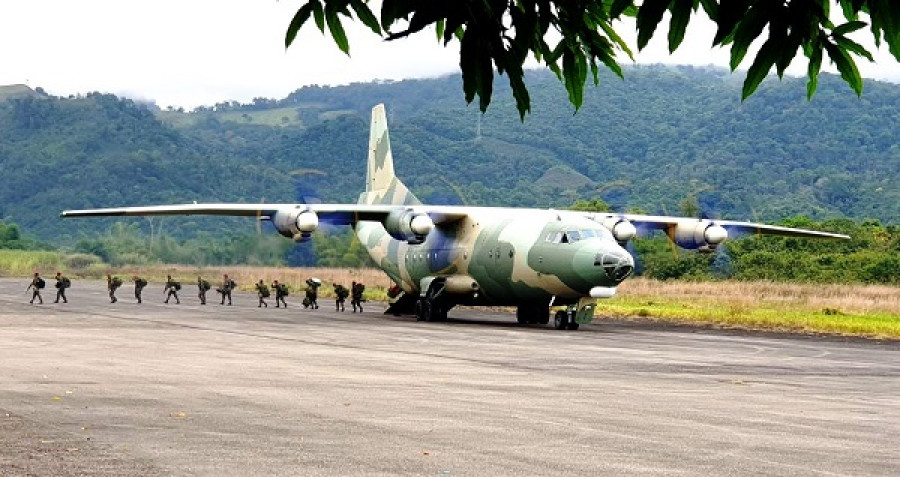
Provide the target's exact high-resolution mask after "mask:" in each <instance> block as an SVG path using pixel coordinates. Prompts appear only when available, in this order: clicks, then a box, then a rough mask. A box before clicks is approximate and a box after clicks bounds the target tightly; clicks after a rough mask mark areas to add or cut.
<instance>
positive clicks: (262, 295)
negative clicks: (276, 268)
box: [256, 280, 269, 308]
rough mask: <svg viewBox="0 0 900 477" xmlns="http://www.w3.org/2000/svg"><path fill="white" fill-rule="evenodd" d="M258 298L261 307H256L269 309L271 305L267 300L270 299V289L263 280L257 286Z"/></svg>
mask: <svg viewBox="0 0 900 477" xmlns="http://www.w3.org/2000/svg"><path fill="white" fill-rule="evenodd" d="M256 296H257V297H258V298H259V305H257V306H256V307H257V308H262V307H266V308H268V307H269V304H268V303H266V298H268V297H269V287H267V286H266V284H265V283H263V281H262V280H260V281H259V283H257V284H256Z"/></svg>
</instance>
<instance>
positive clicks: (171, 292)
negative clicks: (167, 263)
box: [163, 275, 181, 305]
mask: <svg viewBox="0 0 900 477" xmlns="http://www.w3.org/2000/svg"><path fill="white" fill-rule="evenodd" d="M178 290H181V283H179V282H176V281H175V280H174V279H173V278H172V275H166V287H165V288H163V293H164V294H165V295H166V303H169V298H173V297H174V298H175V303H176V304H179V305H180V304H181V300H179V299H178Z"/></svg>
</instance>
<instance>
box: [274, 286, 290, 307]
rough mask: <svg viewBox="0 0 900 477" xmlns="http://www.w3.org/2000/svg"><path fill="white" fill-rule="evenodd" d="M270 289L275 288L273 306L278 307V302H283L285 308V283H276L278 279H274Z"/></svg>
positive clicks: (286, 294)
mask: <svg viewBox="0 0 900 477" xmlns="http://www.w3.org/2000/svg"><path fill="white" fill-rule="evenodd" d="M272 289H273V290H275V308H280V307H281V304H280V303H284V307H285V308H287V302H286V301H284V297H286V296H288V289H287V285H285V284H283V283H278V280H275V282H274V283H272ZM279 302H280V303H279Z"/></svg>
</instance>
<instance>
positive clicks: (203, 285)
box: [197, 277, 212, 305]
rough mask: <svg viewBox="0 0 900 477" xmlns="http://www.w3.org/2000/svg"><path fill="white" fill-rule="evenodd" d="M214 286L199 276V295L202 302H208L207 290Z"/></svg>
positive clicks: (203, 303)
mask: <svg viewBox="0 0 900 477" xmlns="http://www.w3.org/2000/svg"><path fill="white" fill-rule="evenodd" d="M210 288H212V285H210V283H209V282H208V281H206V280H204V279H203V278H202V277H197V297H198V298H200V304H201V305H205V304H206V292H207V291H209V289H210Z"/></svg>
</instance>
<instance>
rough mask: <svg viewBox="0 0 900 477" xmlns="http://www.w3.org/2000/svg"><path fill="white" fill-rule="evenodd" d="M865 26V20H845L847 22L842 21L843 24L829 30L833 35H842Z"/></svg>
mask: <svg viewBox="0 0 900 477" xmlns="http://www.w3.org/2000/svg"><path fill="white" fill-rule="evenodd" d="M865 26H866V22H860V21H853V22H847V23H844V24H843V25H839V26H838V27H836V28H835V29H834V30H831V34H832V35H833V36H843V35H846V34H848V33H852V32H855V31H856V30H859V29H860V28H865Z"/></svg>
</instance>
